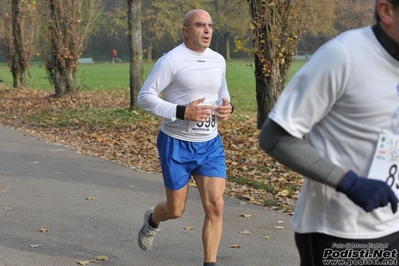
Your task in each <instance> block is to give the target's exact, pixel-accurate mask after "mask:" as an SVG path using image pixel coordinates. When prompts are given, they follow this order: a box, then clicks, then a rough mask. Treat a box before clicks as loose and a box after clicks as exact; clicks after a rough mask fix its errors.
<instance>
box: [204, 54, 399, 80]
mask: <svg viewBox="0 0 399 266" xmlns="http://www.w3.org/2000/svg"><path fill="white" fill-rule="evenodd" d="M197 62H198V63H205V60H197ZM398 86H399V85H398Z"/></svg>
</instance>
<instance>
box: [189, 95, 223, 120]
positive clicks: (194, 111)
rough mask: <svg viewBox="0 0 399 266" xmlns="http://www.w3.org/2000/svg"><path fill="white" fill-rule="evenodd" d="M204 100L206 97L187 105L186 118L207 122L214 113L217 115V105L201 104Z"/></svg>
mask: <svg viewBox="0 0 399 266" xmlns="http://www.w3.org/2000/svg"><path fill="white" fill-rule="evenodd" d="M204 101H205V98H201V99H198V100H195V101H193V102H191V103H190V104H189V105H187V107H186V111H185V113H184V119H187V120H192V121H197V122H205V121H206V120H207V119H210V117H211V116H212V115H215V109H216V105H200V104H201V103H203V102H204Z"/></svg>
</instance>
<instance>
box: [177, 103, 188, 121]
mask: <svg viewBox="0 0 399 266" xmlns="http://www.w3.org/2000/svg"><path fill="white" fill-rule="evenodd" d="M185 113H186V106H183V105H178V106H177V108H176V117H177V118H179V119H181V120H184V114H185Z"/></svg>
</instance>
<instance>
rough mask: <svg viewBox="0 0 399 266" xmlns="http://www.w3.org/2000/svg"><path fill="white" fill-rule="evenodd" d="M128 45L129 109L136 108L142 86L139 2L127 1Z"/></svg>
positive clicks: (139, 0)
mask: <svg viewBox="0 0 399 266" xmlns="http://www.w3.org/2000/svg"><path fill="white" fill-rule="evenodd" d="M127 3H128V20H129V43H130V109H136V108H137V104H136V101H137V96H138V94H139V92H140V89H141V86H142V85H143V75H144V68H143V48H142V36H141V0H127Z"/></svg>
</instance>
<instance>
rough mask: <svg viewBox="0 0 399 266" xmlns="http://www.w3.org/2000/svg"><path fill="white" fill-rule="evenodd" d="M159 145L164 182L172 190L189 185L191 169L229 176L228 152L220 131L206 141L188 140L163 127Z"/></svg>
mask: <svg viewBox="0 0 399 266" xmlns="http://www.w3.org/2000/svg"><path fill="white" fill-rule="evenodd" d="M157 147H158V152H159V158H160V161H161V168H162V175H163V180H164V184H165V187H167V188H168V189H170V190H179V189H181V188H183V187H184V186H185V185H187V184H188V182H189V181H190V178H191V173H196V174H200V175H203V176H209V177H219V178H226V156H225V153H224V148H223V143H222V138H221V137H220V135H217V136H216V137H215V138H213V139H211V140H209V141H205V142H189V141H183V140H178V139H175V138H172V137H170V136H168V135H166V134H165V133H163V132H162V131H161V130H160V131H159V134H158V139H157Z"/></svg>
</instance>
